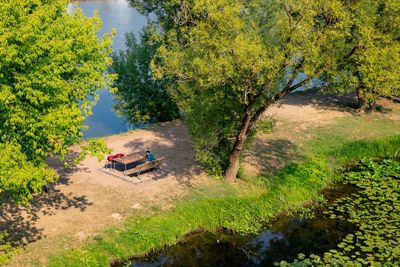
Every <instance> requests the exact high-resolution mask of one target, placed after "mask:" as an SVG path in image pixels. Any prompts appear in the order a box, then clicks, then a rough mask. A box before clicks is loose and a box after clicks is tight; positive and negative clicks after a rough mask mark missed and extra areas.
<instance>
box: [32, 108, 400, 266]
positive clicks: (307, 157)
mask: <svg viewBox="0 0 400 267" xmlns="http://www.w3.org/2000/svg"><path fill="white" fill-rule="evenodd" d="M396 112H398V113H400V112H399V110H395V111H393V113H396ZM285 123H287V124H285ZM291 128H292V127H291V125H290V124H288V122H283V124H282V125H281V126H280V128H278V129H276V132H275V133H272V136H274V135H275V136H279V135H281V134H284V135H285V137H288V138H290V139H291V140H292V141H293V142H294V145H295V146H296V147H297V149H296V151H298V153H301V160H298V161H297V162H292V163H288V164H287V165H286V167H284V168H282V169H280V170H278V171H276V172H275V173H273V174H268V175H267V174H263V175H259V176H257V177H244V178H243V180H242V181H241V182H239V183H238V184H236V185H230V184H226V183H224V182H222V181H221V182H219V183H215V184H214V185H213V187H202V188H194V189H192V190H191V192H190V193H189V194H187V197H185V198H184V199H181V200H178V201H176V203H175V208H173V209H170V210H168V211H160V210H157V209H155V210H153V211H152V212H147V213H146V214H141V215H136V216H132V217H131V218H130V219H128V220H126V222H125V223H124V225H123V226H122V227H121V226H120V227H118V228H109V229H107V230H105V231H104V232H103V233H101V234H99V235H97V236H95V237H93V238H91V239H90V240H89V241H87V242H86V244H85V245H83V246H81V247H79V248H75V249H70V250H65V251H64V252H63V253H61V254H59V253H57V254H55V255H52V256H50V257H49V260H48V262H47V263H48V265H50V266H107V265H109V263H110V261H112V260H115V259H127V258H129V257H130V256H132V255H135V254H143V253H147V252H149V251H151V250H153V249H157V248H160V247H162V246H165V245H170V244H174V243H176V242H177V241H178V240H180V239H182V238H183V237H184V235H185V234H187V233H189V232H191V231H193V230H196V229H199V228H200V229H205V230H211V231H213V230H215V229H216V228H218V227H226V228H230V229H232V230H234V231H237V232H241V233H250V232H256V231H258V230H260V228H261V227H263V225H265V223H266V222H267V221H268V220H270V219H271V218H273V217H274V216H277V214H279V213H281V212H286V211H288V210H293V209H296V208H300V207H301V206H302V205H304V204H305V203H306V202H308V201H311V200H313V199H316V198H318V196H319V195H318V193H319V192H320V190H321V189H322V188H324V187H326V186H328V185H329V184H331V183H332V181H334V179H335V170H338V169H340V168H342V167H345V166H346V164H349V163H351V162H354V161H358V160H359V159H362V158H371V157H372V158H380V157H387V156H399V154H400V151H399V150H400V135H398V133H399V132H400V122H399V121H395V120H392V119H391V118H389V117H388V116H387V115H386V114H380V113H377V114H369V115H363V116H348V117H344V118H340V119H337V120H336V121H335V122H334V123H331V124H328V125H325V126H323V127H317V128H309V129H306V130H303V132H302V133H301V134H299V133H298V132H294V131H293V130H291ZM283 132H284V133H283ZM272 136H271V134H269V135H267V136H266V137H267V138H270V137H272ZM27 257H28V258H29V256H27Z"/></svg>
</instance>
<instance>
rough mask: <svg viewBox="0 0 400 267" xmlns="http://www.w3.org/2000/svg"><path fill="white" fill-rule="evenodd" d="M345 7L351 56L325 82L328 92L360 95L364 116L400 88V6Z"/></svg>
mask: <svg viewBox="0 0 400 267" xmlns="http://www.w3.org/2000/svg"><path fill="white" fill-rule="evenodd" d="M344 7H345V11H346V12H347V13H348V16H349V18H350V22H349V28H350V35H349V36H348V37H347V38H346V41H347V43H346V45H347V46H348V47H349V48H348V49H349V50H350V53H349V54H348V55H347V56H346V57H343V58H342V60H341V61H340V62H339V64H337V65H336V66H337V69H334V70H332V72H331V73H330V74H329V75H328V76H326V77H323V78H322V79H325V81H326V82H327V85H328V90H331V91H332V90H334V91H335V92H338V93H342V94H343V93H351V92H356V93H357V99H358V110H359V111H361V112H364V111H365V110H366V109H367V108H369V109H374V104H375V101H376V98H377V97H379V96H385V97H391V96H392V95H396V94H398V90H399V88H400V79H399V77H398V74H399V73H400V56H399V55H400V33H399V28H400V2H399V1H395V0H394V1H393V0H379V1H373V0H367V1H348V2H346V4H345V5H344ZM327 74H328V73H327Z"/></svg>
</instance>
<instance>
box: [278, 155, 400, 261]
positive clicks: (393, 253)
mask: <svg viewBox="0 0 400 267" xmlns="http://www.w3.org/2000/svg"><path fill="white" fill-rule="evenodd" d="M343 179H344V181H345V182H346V183H349V184H353V185H355V186H357V187H358V188H360V190H359V191H358V192H357V193H355V194H353V195H352V196H349V197H345V198H342V199H339V200H337V201H336V202H335V203H334V204H333V205H332V206H330V207H329V208H330V210H329V211H328V214H330V215H331V217H332V218H335V219H339V220H347V221H349V222H351V223H353V224H354V225H355V226H356V227H357V231H356V232H355V233H351V234H348V235H347V236H346V237H345V238H344V239H343V240H342V241H341V242H340V243H339V244H338V246H337V249H334V250H330V251H329V252H326V253H325V254H324V255H323V257H319V256H316V255H311V256H310V258H307V259H306V258H304V256H301V257H300V260H297V261H296V262H294V263H292V264H287V263H285V262H282V263H281V266H288V265H290V266H309V265H313V266H326V265H327V264H329V265H330V266H364V265H371V266H382V265H383V266H394V265H395V264H398V263H399V262H400V249H399V243H398V242H399V240H400V205H399V199H400V186H399V185H400V163H399V162H398V161H394V160H384V161H383V162H374V161H367V160H365V161H363V162H362V164H361V165H360V166H358V168H357V169H356V170H354V171H350V172H347V173H345V174H344V176H343Z"/></svg>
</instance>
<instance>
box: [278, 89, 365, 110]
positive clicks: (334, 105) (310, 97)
mask: <svg viewBox="0 0 400 267" xmlns="http://www.w3.org/2000/svg"><path fill="white" fill-rule="evenodd" d="M283 103H284V104H287V105H293V106H305V105H312V106H313V107H315V108H317V109H323V110H335V111H343V112H350V113H354V112H356V111H357V107H358V106H357V98H356V95H355V94H354V93H352V94H347V95H343V96H339V95H335V94H327V93H322V92H320V91H317V92H316V91H315V90H307V91H304V92H296V93H293V94H290V95H289V96H288V97H286V98H285V99H284V100H283Z"/></svg>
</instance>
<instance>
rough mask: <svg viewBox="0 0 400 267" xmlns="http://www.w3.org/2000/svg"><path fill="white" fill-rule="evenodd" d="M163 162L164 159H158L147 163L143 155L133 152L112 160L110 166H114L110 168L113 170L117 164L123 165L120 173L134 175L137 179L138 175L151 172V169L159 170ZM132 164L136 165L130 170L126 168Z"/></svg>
mask: <svg viewBox="0 0 400 267" xmlns="http://www.w3.org/2000/svg"><path fill="white" fill-rule="evenodd" d="M163 161H164V158H159V159H156V160H153V161H148V160H147V158H146V156H145V153H141V152H135V153H131V154H128V155H125V156H123V157H117V158H114V159H113V160H112V164H114V166H113V167H112V168H113V169H115V164H117V163H119V164H123V165H124V170H123V171H122V173H123V174H124V175H130V174H136V175H137V176H138V177H139V175H140V174H141V173H142V172H145V171H148V170H152V169H160V167H161V165H162V163H163ZM134 163H137V165H136V166H134V167H133V168H130V169H128V168H127V166H128V165H129V164H134Z"/></svg>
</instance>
